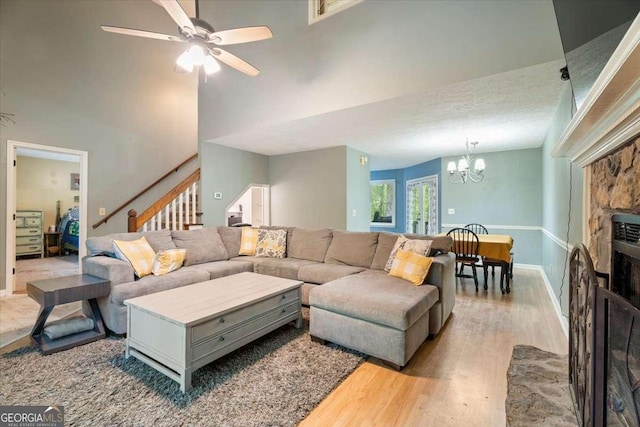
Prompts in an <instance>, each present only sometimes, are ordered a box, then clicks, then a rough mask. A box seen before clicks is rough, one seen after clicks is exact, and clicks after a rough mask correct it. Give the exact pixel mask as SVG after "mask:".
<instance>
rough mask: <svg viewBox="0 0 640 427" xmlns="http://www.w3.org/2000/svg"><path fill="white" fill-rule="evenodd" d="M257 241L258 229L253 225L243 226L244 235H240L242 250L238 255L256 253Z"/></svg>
mask: <svg viewBox="0 0 640 427" xmlns="http://www.w3.org/2000/svg"><path fill="white" fill-rule="evenodd" d="M257 243H258V229H257V228H251V227H242V236H241V237H240V251H238V255H249V256H253V255H255V253H256V244H257Z"/></svg>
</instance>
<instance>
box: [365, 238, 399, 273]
mask: <svg viewBox="0 0 640 427" xmlns="http://www.w3.org/2000/svg"><path fill="white" fill-rule="evenodd" d="M399 236H400V234H396V233H386V232H380V233H378V246H377V247H376V253H375V255H374V256H373V262H372V263H371V268H372V269H373V270H384V267H385V265H386V264H387V261H388V260H389V257H390V256H391V251H392V250H393V246H394V245H395V244H396V241H397V240H398V237H399Z"/></svg>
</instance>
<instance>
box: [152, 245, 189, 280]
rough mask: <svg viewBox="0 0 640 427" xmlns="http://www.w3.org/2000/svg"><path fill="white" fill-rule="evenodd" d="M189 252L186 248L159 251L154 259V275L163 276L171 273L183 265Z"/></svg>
mask: <svg viewBox="0 0 640 427" xmlns="http://www.w3.org/2000/svg"><path fill="white" fill-rule="evenodd" d="M186 254H187V250H186V249H168V250H166V251H158V253H157V254H156V256H155V258H154V259H153V267H152V268H151V272H152V273H153V275H154V276H162V275H163V274H167V273H171V272H172V271H175V270H177V269H179V268H180V267H182V263H184V257H185V255H186Z"/></svg>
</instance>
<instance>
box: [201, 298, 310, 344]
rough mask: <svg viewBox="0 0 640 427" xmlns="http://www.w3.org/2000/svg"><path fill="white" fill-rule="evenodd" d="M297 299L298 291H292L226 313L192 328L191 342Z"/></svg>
mask: <svg viewBox="0 0 640 427" xmlns="http://www.w3.org/2000/svg"><path fill="white" fill-rule="evenodd" d="M299 298H300V296H299V293H298V289H293V290H291V291H289V292H286V293H284V294H280V295H276V296H274V297H271V298H269V299H266V300H264V301H260V302H257V303H255V304H252V305H250V306H247V307H244V308H241V309H239V310H236V311H232V312H231V313H227V314H225V315H223V316H220V317H216V318H214V319H212V320H209V321H207V322H205V323H202V324H200V325H196V326H194V327H193V328H192V332H191V342H192V343H196V342H198V341H201V340H203V339H206V338H207V337H210V336H212V335H215V334H217V333H218V332H220V331H222V330H225V329H230V328H232V327H233V326H235V325H237V324H238V323H241V322H243V321H245V320H247V319H251V318H252V317H256V316H259V315H260V314H262V313H266V312H267V311H269V310H272V309H274V308H276V307H279V306H283V305H286V304H289V303H290V302H292V301H297V300H298V299H299Z"/></svg>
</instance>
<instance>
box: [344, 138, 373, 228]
mask: <svg viewBox="0 0 640 427" xmlns="http://www.w3.org/2000/svg"><path fill="white" fill-rule="evenodd" d="M366 155H367V153H365V152H362V151H358V150H356V149H353V148H351V147H347V159H346V160H347V162H346V168H347V182H346V185H347V212H346V215H347V230H351V231H369V212H370V211H371V195H370V192H371V186H370V185H369V176H370V169H369V162H368V161H367V162H366V163H365V164H364V165H362V164H360V156H366ZM354 213H355V215H354Z"/></svg>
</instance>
